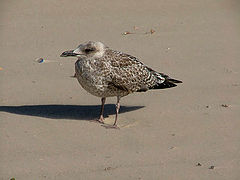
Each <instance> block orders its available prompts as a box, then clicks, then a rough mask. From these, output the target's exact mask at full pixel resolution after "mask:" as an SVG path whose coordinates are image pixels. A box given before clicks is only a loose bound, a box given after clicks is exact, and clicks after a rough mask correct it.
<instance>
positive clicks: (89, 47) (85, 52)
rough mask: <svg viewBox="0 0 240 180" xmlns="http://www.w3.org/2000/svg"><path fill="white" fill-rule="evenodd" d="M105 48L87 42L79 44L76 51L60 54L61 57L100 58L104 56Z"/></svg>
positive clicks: (95, 43) (100, 44) (101, 44)
mask: <svg viewBox="0 0 240 180" xmlns="http://www.w3.org/2000/svg"><path fill="white" fill-rule="evenodd" d="M106 48H107V47H106V46H105V45H104V44H103V43H101V42H94V41H88V42H86V43H83V44H80V45H79V46H78V47H77V49H75V50H70V51H65V52H63V53H62V54H61V57H68V56H76V57H82V56H85V57H92V58H101V57H102V56H103V55H104V52H105V50H106Z"/></svg>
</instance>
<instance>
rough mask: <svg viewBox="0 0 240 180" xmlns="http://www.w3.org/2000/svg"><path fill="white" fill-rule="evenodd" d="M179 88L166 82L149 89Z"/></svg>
mask: <svg viewBox="0 0 240 180" xmlns="http://www.w3.org/2000/svg"><path fill="white" fill-rule="evenodd" d="M175 86H177V85H176V84H174V83H173V82H170V81H164V82H163V83H160V84H156V85H155V86H153V87H150V88H149V89H166V88H172V87H175Z"/></svg>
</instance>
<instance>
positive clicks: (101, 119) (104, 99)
mask: <svg viewBox="0 0 240 180" xmlns="http://www.w3.org/2000/svg"><path fill="white" fill-rule="evenodd" d="M101 101H102V107H101V112H100V117H99V119H98V122H100V123H103V124H104V122H103V120H104V118H103V111H104V104H105V101H106V98H105V97H103V98H102V99H101Z"/></svg>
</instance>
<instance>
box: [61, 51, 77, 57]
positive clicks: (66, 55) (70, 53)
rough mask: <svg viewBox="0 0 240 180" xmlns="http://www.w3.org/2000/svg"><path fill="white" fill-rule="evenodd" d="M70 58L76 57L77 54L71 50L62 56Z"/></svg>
mask: <svg viewBox="0 0 240 180" xmlns="http://www.w3.org/2000/svg"><path fill="white" fill-rule="evenodd" d="M68 56H76V54H75V53H73V50H71V51H64V52H63V53H62V54H61V55H60V57H68Z"/></svg>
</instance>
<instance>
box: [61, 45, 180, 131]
mask: <svg viewBox="0 0 240 180" xmlns="http://www.w3.org/2000/svg"><path fill="white" fill-rule="evenodd" d="M67 56H76V57H77V58H78V60H77V61H76V63H75V76H76V78H77V79H78V82H79V83H80V84H81V86H82V87H83V88H84V89H85V90H86V91H87V92H89V93H91V94H92V95H94V96H97V97H101V101H102V107H101V113H100V117H99V119H98V120H97V121H98V122H100V123H104V121H103V120H104V118H103V110H104V104H105V101H106V98H107V97H113V96H116V97H117V103H116V116H115V121H114V124H113V125H112V126H111V127H113V128H117V118H118V112H119V108H120V102H119V101H120V98H121V97H123V96H126V95H128V94H131V93H134V92H145V91H147V90H150V89H164V88H171V87H174V86H176V84H174V83H182V81H179V80H176V79H172V78H170V77H169V76H167V75H165V74H163V73H158V72H156V71H154V70H153V69H151V68H149V67H148V66H146V65H145V64H143V63H142V62H140V61H139V60H138V59H137V58H136V57H134V56H131V55H128V54H125V53H122V52H120V51H115V50H112V49H110V48H108V47H107V46H105V45H104V44H103V43H101V42H94V41H89V42H86V43H83V44H80V45H79V46H78V47H77V49H75V50H70V51H65V52H63V53H62V54H61V57H67Z"/></svg>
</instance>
